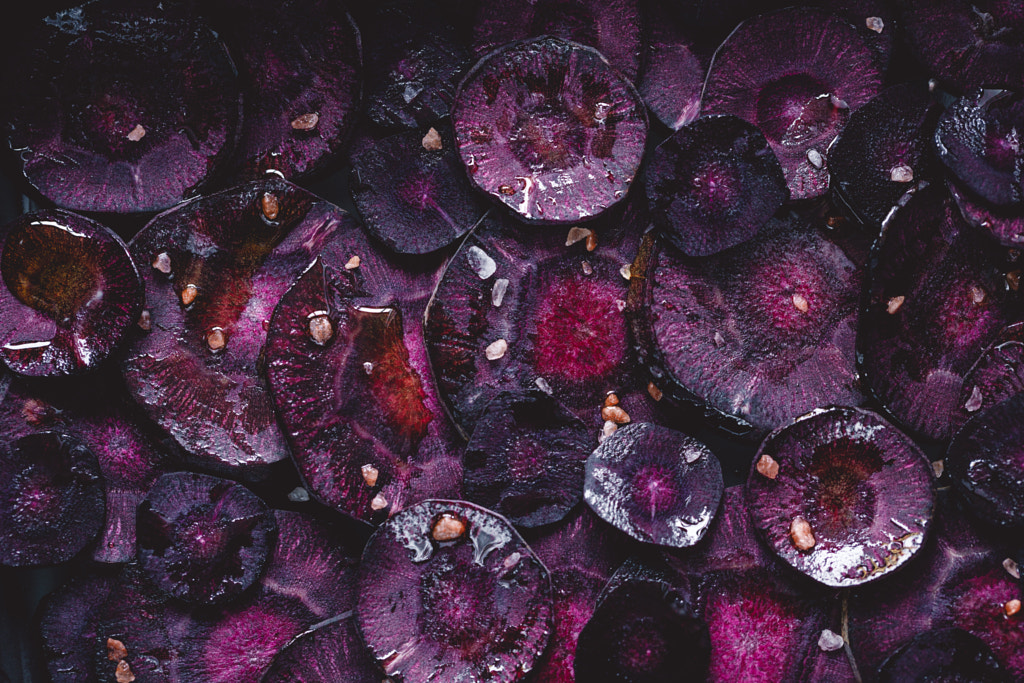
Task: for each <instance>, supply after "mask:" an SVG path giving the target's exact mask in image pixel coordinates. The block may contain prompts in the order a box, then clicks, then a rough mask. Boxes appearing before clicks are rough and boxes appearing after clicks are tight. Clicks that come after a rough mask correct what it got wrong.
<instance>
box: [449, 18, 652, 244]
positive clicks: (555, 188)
mask: <svg viewBox="0 0 1024 683" xmlns="http://www.w3.org/2000/svg"><path fill="white" fill-rule="evenodd" d="M452 122H453V125H454V128H455V137H456V140H457V142H458V145H459V154H460V155H461V156H462V162H463V163H464V164H465V165H466V169H467V170H468V172H469V177H470V180H471V181H472V182H473V183H474V184H475V185H476V186H477V187H479V188H480V189H481V190H483V191H484V192H486V193H487V194H489V195H491V196H492V197H493V198H495V199H497V200H498V201H499V202H501V203H502V204H505V205H506V206H508V207H509V208H510V209H512V210H513V211H514V212H516V213H517V214H518V215H519V217H520V218H522V219H524V220H527V221H533V222H538V223H549V224H555V223H575V222H578V221H581V220H586V219H589V218H593V217H595V216H597V215H598V214H600V213H601V212H603V211H604V210H606V209H607V208H609V207H610V206H612V205H614V204H616V203H618V202H619V201H621V200H622V199H623V198H624V197H625V196H626V192H627V191H628V190H629V185H630V183H632V181H633V177H634V176H635V175H636V172H637V169H638V168H639V166H640V159H641V156H642V155H643V151H644V143H645V141H646V139H647V110H646V109H645V108H644V106H643V102H642V100H641V99H640V95H639V94H638V93H637V92H636V89H635V88H634V87H633V86H632V85H631V84H630V83H629V82H628V81H626V80H625V79H623V78H622V76H620V75H619V74H618V73H617V72H616V71H615V70H614V69H612V68H611V67H610V66H609V65H608V63H607V62H606V61H605V60H604V58H603V57H602V56H601V55H600V54H599V53H598V52H597V51H595V50H593V49H591V48H588V47H585V46H583V45H580V44H578V43H572V42H569V41H566V40H561V39H559V38H551V37H542V38H535V39H532V40H525V41H521V42H517V43H512V44H510V45H506V46H504V47H502V48H500V49H498V50H496V51H494V52H492V53H490V54H488V55H487V56H485V57H484V58H482V59H481V60H480V61H479V62H478V63H477V64H476V66H474V67H473V68H472V69H471V70H470V71H469V73H468V74H467V75H466V77H465V79H464V80H463V81H462V84H461V85H460V86H459V92H458V94H457V95H456V99H455V104H454V105H453V107H452Z"/></svg>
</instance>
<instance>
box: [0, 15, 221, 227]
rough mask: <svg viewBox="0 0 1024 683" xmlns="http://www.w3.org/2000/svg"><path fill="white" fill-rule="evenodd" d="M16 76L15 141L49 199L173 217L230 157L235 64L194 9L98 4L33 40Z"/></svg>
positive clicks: (9, 85) (9, 72)
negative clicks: (163, 212)
mask: <svg viewBox="0 0 1024 683" xmlns="http://www.w3.org/2000/svg"><path fill="white" fill-rule="evenodd" d="M25 40H26V44H25V45H24V46H23V47H22V48H21V49H20V50H19V51H18V52H17V54H18V55H19V57H18V63H17V64H16V65H14V64H12V65H11V68H7V69H5V70H4V71H5V73H4V75H5V77H6V78H5V79H4V81H5V82H4V84H3V85H4V92H5V93H7V95H6V96H5V105H6V107H5V108H7V110H8V116H9V121H10V137H9V143H10V146H11V148H12V149H13V150H15V151H17V152H19V154H20V157H21V160H22V165H23V172H24V174H25V177H26V178H27V179H28V181H29V183H31V184H32V186H33V187H35V188H36V189H37V190H39V192H40V193H41V194H42V195H43V196H44V197H46V198H47V199H49V200H51V201H53V202H54V203H55V204H57V205H58V206H62V207H64V208H67V209H71V210H73V211H96V212H112V213H132V212H143V211H145V212H149V211H158V210H161V209H166V208H168V207H170V206H173V205H174V204H176V203H177V202H180V201H181V200H182V199H184V198H186V197H189V196H191V195H193V194H194V193H195V192H196V191H197V190H198V189H200V187H201V186H203V185H204V184H205V183H206V181H207V179H208V177H209V176H210V175H212V173H213V172H214V171H215V170H216V169H217V168H218V166H219V165H220V164H221V162H222V161H224V159H225V157H226V156H227V155H228V154H229V153H230V152H231V149H232V147H233V145H234V143H235V137H236V131H237V128H238V125H239V119H240V114H241V96H240V93H239V87H238V83H237V80H236V74H235V69H234V65H233V64H232V62H231V58H230V57H229V56H228V54H227V51H226V50H225V49H224V45H223V44H222V43H221V42H220V39H219V38H218V37H217V34H215V33H214V32H213V31H212V30H211V29H210V27H209V26H207V25H206V23H205V22H204V21H203V20H201V19H200V18H199V17H198V16H196V15H195V14H191V13H189V12H188V11H187V10H186V9H185V8H184V6H183V5H177V4H172V3H159V2H156V1H155V0H144V1H142V2H134V1H133V2H127V1H125V0H115V1H114V2H89V3H86V4H83V5H80V6H78V7H73V8H71V9H66V10H62V11H59V12H57V13H55V14H54V15H52V16H51V17H49V18H47V19H46V20H45V21H43V22H41V24H40V26H39V27H38V28H36V29H34V30H32V31H31V32H29V33H28V34H26V36H25Z"/></svg>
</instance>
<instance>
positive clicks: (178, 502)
mask: <svg viewBox="0 0 1024 683" xmlns="http://www.w3.org/2000/svg"><path fill="white" fill-rule="evenodd" d="M138 520H139V522H138V537H139V564H140V566H141V567H142V570H143V571H144V572H145V573H146V575H147V576H149V578H150V580H151V581H152V582H153V584H154V585H155V586H157V587H159V588H160V589H161V590H163V591H166V592H167V593H168V594H169V595H172V596H173V597H175V598H178V599H179V600H183V601H184V602H187V603H190V604H195V605H213V604H218V603H224V602H228V601H230V600H233V599H235V598H236V597H237V596H238V595H239V594H241V593H243V592H245V591H246V590H248V589H249V587H250V586H252V585H253V583H255V582H256V581H257V580H258V579H259V577H260V575H261V574H262V573H263V569H264V567H265V566H266V563H267V558H268V556H269V554H270V549H271V547H272V545H273V541H274V534H275V532H276V525H275V522H274V517H273V515H272V514H271V513H270V510H269V509H268V508H267V505H266V503H264V502H263V501H262V500H260V499H259V498H258V497H257V496H256V494H254V493H252V492H251V491H249V490H248V489H247V488H245V487H244V486H242V485H241V484H236V483H235V482H233V481H229V480H227V479H220V478H218V477H211V476H209V475H207V474H195V473H192V472H174V473H171V474H165V475H163V476H162V477H160V478H159V479H157V480H156V483H155V484H154V485H153V488H151V489H150V491H149V493H148V494H147V495H146V498H145V500H143V501H142V503H141V504H140V505H139V511H138Z"/></svg>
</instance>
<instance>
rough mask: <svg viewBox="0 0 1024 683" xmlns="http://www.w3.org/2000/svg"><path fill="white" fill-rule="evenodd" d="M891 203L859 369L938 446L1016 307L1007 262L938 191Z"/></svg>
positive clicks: (1020, 312)
mask: <svg viewBox="0 0 1024 683" xmlns="http://www.w3.org/2000/svg"><path fill="white" fill-rule="evenodd" d="M900 204H901V205H902V206H900V208H898V209H897V210H896V211H895V212H894V213H893V214H892V216H891V217H890V218H889V219H888V220H887V221H886V223H885V226H884V232H883V235H882V238H881V240H880V241H879V242H878V243H876V245H875V247H874V249H873V252H872V272H871V275H870V282H869V286H868V289H867V292H866V297H865V305H866V307H865V309H864V311H863V312H862V313H861V320H862V324H861V328H860V330H859V334H858V340H857V346H858V351H859V353H860V367H861V372H862V373H863V375H864V377H865V384H866V387H867V388H869V389H870V390H871V391H872V392H873V393H874V395H875V397H876V398H877V399H878V400H879V402H880V403H881V404H882V405H883V406H885V409H886V410H887V411H888V412H889V413H890V414H891V415H892V416H893V417H894V418H895V419H897V420H898V421H899V422H900V423H902V424H903V425H904V426H905V427H906V428H907V429H908V430H910V431H913V432H916V433H918V434H920V435H921V436H924V437H927V438H932V439H945V438H948V437H949V436H951V418H950V416H951V415H952V413H953V410H954V409H955V408H956V407H957V401H958V400H959V398H960V393H961V388H962V385H963V378H964V375H965V374H966V373H967V371H968V370H969V369H970V368H971V366H972V365H974V363H975V362H976V361H977V360H978V358H979V357H980V356H981V354H982V353H983V352H984V351H985V349H986V348H987V347H988V346H990V345H991V344H992V343H993V341H995V339H996V338H997V336H998V335H999V333H1000V331H1001V330H1002V329H1003V327H1005V326H1006V325H1007V324H1009V323H1012V322H1015V321H1017V320H1021V319H1022V316H1024V300H1022V295H1021V293H1019V292H1017V291H1014V290H1013V289H1012V288H1011V287H1009V286H1008V280H1007V273H1009V272H1012V271H1013V270H1014V269H1015V268H1017V266H1014V265H1013V263H1012V254H1011V253H1010V252H1009V250H1007V249H1006V248H1004V247H999V246H998V245H995V244H994V243H992V242H991V241H990V240H988V239H986V238H985V237H984V236H983V235H980V234H978V233H977V232H976V231H975V230H974V229H972V228H971V227H970V226H968V225H966V224H965V223H964V222H963V219H962V217H961V216H960V212H959V211H958V210H957V209H956V207H955V206H953V202H952V200H950V198H949V196H948V194H947V193H946V192H945V191H944V188H942V186H940V185H931V186H927V187H923V188H922V189H919V190H917V191H915V193H914V194H912V195H909V196H908V197H907V198H906V200H901V202H900ZM890 310H892V311H893V312H892V313H890V312H889V311H890Z"/></svg>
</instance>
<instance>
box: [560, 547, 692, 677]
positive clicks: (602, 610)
mask: <svg viewBox="0 0 1024 683" xmlns="http://www.w3.org/2000/svg"><path fill="white" fill-rule="evenodd" d="M694 602H695V600H694V596H693V595H692V593H691V590H690V587H689V586H687V585H678V582H674V581H672V579H671V578H670V577H669V575H668V574H667V573H666V572H662V571H658V570H657V569H652V568H650V567H646V566H644V565H642V564H640V563H639V562H636V561H634V560H631V561H629V562H627V563H626V564H625V565H624V566H623V567H622V568H621V569H619V570H618V571H617V572H615V576H613V577H612V578H611V581H609V583H608V586H607V587H606V588H605V590H604V592H603V593H602V596H601V599H600V602H599V603H598V606H597V609H595V610H594V616H593V617H591V619H590V621H589V622H587V625H586V626H585V627H584V628H583V632H582V633H580V640H579V645H578V646H577V649H576V680H577V681H579V683H600V682H607V683H615V682H620V683H668V682H669V681H675V682H681V681H690V680H703V678H704V676H705V675H706V673H707V670H708V664H709V660H710V654H711V639H710V636H709V634H708V625H707V624H706V623H705V622H704V620H703V619H701V618H700V617H699V616H697V614H696V613H695V611H696V610H695V605H694Z"/></svg>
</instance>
